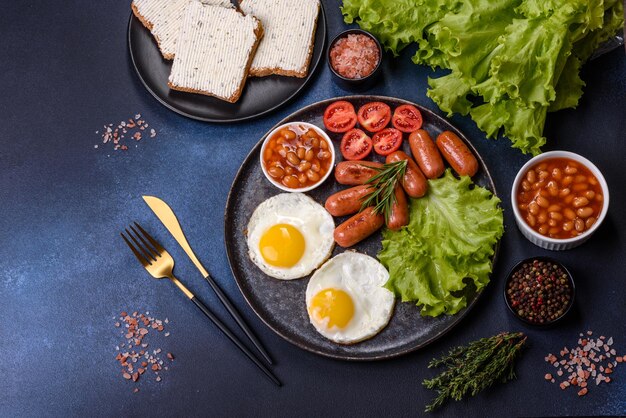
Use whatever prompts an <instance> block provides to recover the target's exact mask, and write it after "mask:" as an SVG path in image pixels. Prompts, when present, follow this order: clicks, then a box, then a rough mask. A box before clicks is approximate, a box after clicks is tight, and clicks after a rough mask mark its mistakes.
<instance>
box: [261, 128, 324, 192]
mask: <svg viewBox="0 0 626 418" xmlns="http://www.w3.org/2000/svg"><path fill="white" fill-rule="evenodd" d="M260 160H261V169H262V170H263V174H265V177H267V179H268V180H269V181H270V183H272V184H273V185H274V186H276V187H278V188H279V189H281V190H284V191H286V192H308V191H309V190H313V189H314V188H316V187H317V186H319V185H320V184H322V183H323V182H324V180H326V179H327V178H328V176H329V175H330V172H331V171H332V169H333V166H334V164H335V149H334V147H333V143H332V142H331V140H330V138H329V137H328V135H326V133H325V132H324V131H323V130H322V129H320V128H318V127H317V126H315V125H312V124H310V123H306V122H290V123H286V124H284V125H280V126H278V127H277V128H275V129H274V130H272V131H271V132H270V133H269V134H268V135H267V137H266V138H265V140H264V141H263V145H262V146H261V155H260Z"/></svg>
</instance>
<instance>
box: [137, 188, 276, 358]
mask: <svg viewBox="0 0 626 418" xmlns="http://www.w3.org/2000/svg"><path fill="white" fill-rule="evenodd" d="M142 197H143V200H144V202H146V204H147V205H148V207H149V208H150V209H152V212H154V214H155V215H156V217H157V218H159V220H160V221H161V223H162V224H163V225H165V228H167V230H168V231H169V232H170V234H172V236H173V237H174V239H175V240H176V242H178V244H179V245H180V246H181V247H182V248H183V250H184V251H185V253H186V254H187V256H188V257H189V258H190V259H191V261H192V262H193V264H194V265H195V266H196V268H197V269H198V270H199V271H200V273H201V274H202V276H203V277H204V278H205V279H206V281H207V282H209V285H211V287H212V288H213V291H214V292H215V294H216V295H217V297H218V299H219V300H220V301H221V302H222V304H223V305H224V307H225V308H226V310H227V311H228V313H230V315H231V316H232V317H233V319H234V320H235V322H237V325H239V327H240V328H241V329H242V330H243V332H244V333H245V334H246V335H247V337H248V338H249V339H250V341H252V344H254V346H255V347H256V348H257V350H258V351H259V353H261V355H263V357H264V358H265V360H266V361H267V362H268V363H269V364H273V362H272V359H271V358H270V356H269V354H268V353H267V351H266V350H265V349H264V348H263V346H262V345H261V342H260V341H259V340H258V339H257V337H256V336H255V335H254V333H253V332H252V330H250V328H249V327H248V325H247V324H246V323H245V322H244V320H243V318H242V317H241V315H240V314H239V312H238V311H237V309H235V307H234V306H233V304H232V303H231V302H230V300H229V299H228V297H227V296H226V295H225V294H224V292H222V289H220V287H219V286H218V285H217V283H216V282H215V281H214V280H213V278H212V277H211V276H210V275H209V273H208V272H207V271H206V269H205V268H204V266H203V265H202V263H200V260H198V257H196V254H195V253H194V252H193V250H192V249H191V246H190V245H189V242H187V238H186V237H185V234H184V233H183V229H182V228H181V226H180V223H179V222H178V219H177V218H176V215H175V214H174V211H173V210H172V208H170V207H169V205H168V204H167V203H165V202H164V201H163V200H161V199H159V198H158V197H155V196H142Z"/></svg>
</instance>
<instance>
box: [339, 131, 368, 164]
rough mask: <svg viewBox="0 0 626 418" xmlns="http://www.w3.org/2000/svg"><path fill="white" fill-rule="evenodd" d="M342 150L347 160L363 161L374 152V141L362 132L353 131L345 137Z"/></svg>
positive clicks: (342, 140)
mask: <svg viewBox="0 0 626 418" xmlns="http://www.w3.org/2000/svg"><path fill="white" fill-rule="evenodd" d="M340 149H341V155H343V158H345V159H346V160H362V159H363V158H365V157H367V156H368V154H369V153H370V152H371V151H372V139H371V138H370V137H369V136H367V134H366V133H365V132H363V131H362V130H360V129H352V130H350V131H348V132H346V133H345V134H344V135H343V138H342V139H341V146H340Z"/></svg>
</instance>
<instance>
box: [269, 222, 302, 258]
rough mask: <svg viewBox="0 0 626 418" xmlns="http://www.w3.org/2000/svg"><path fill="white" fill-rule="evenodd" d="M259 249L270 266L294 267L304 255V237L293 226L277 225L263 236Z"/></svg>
mask: <svg viewBox="0 0 626 418" xmlns="http://www.w3.org/2000/svg"><path fill="white" fill-rule="evenodd" d="M259 248H260V250H261V255H262V256H263V258H264V259H265V261H266V262H267V263H268V264H271V265H272V266H275V267H293V266H294V265H296V263H297V262H298V261H300V258H302V254H304V237H303V236H302V233H301V232H300V231H298V228H296V227H295V226H293V225H289V224H277V225H273V226H271V227H270V228H269V229H268V230H267V231H265V233H264V234H263V235H262V236H261V241H260V242H259Z"/></svg>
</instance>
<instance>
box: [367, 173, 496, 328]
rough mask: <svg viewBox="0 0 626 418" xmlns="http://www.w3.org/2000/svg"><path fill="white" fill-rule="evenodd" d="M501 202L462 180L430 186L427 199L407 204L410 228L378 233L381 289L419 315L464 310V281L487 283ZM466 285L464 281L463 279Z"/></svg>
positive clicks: (431, 182) (445, 180)
mask: <svg viewBox="0 0 626 418" xmlns="http://www.w3.org/2000/svg"><path fill="white" fill-rule="evenodd" d="M499 203H500V199H498V198H497V197H496V196H493V195H492V194H491V192H489V191H488V190H486V189H484V188H482V187H478V186H475V185H474V184H473V183H472V181H471V179H470V178H469V177H467V176H465V177H461V179H457V178H456V177H454V175H453V174H452V173H451V172H450V170H447V171H446V173H445V175H444V176H443V177H441V178H439V179H435V180H429V191H428V194H427V195H426V196H425V197H423V198H421V199H411V200H410V222H409V225H408V226H406V227H405V228H402V229H401V230H399V231H391V230H388V229H386V230H384V231H383V243H382V244H383V248H382V250H381V251H380V253H379V254H378V259H379V260H380V262H381V263H382V264H383V265H384V266H385V267H386V268H387V269H388V270H389V281H388V282H387V283H386V284H385V287H386V288H388V289H389V290H391V291H392V292H394V293H395V294H396V295H397V296H399V297H400V298H401V299H402V301H403V302H409V301H410V302H415V303H416V304H417V305H418V306H421V307H422V309H421V313H422V315H426V316H438V315H441V314H443V313H445V314H448V315H453V314H455V313H457V312H458V311H459V310H461V309H463V308H464V307H465V306H466V305H467V296H466V294H465V293H464V292H463V291H464V290H465V289H466V286H467V283H466V282H465V281H464V279H466V278H469V279H470V280H471V281H472V282H473V283H474V285H475V287H476V289H482V288H483V287H484V286H485V285H486V284H487V283H489V274H490V273H491V268H492V265H491V259H492V256H493V254H494V246H495V244H496V242H497V241H498V240H499V239H500V237H501V236H502V234H503V232H504V226H503V218H502V209H501V208H500V207H499ZM466 280H467V279H466Z"/></svg>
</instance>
